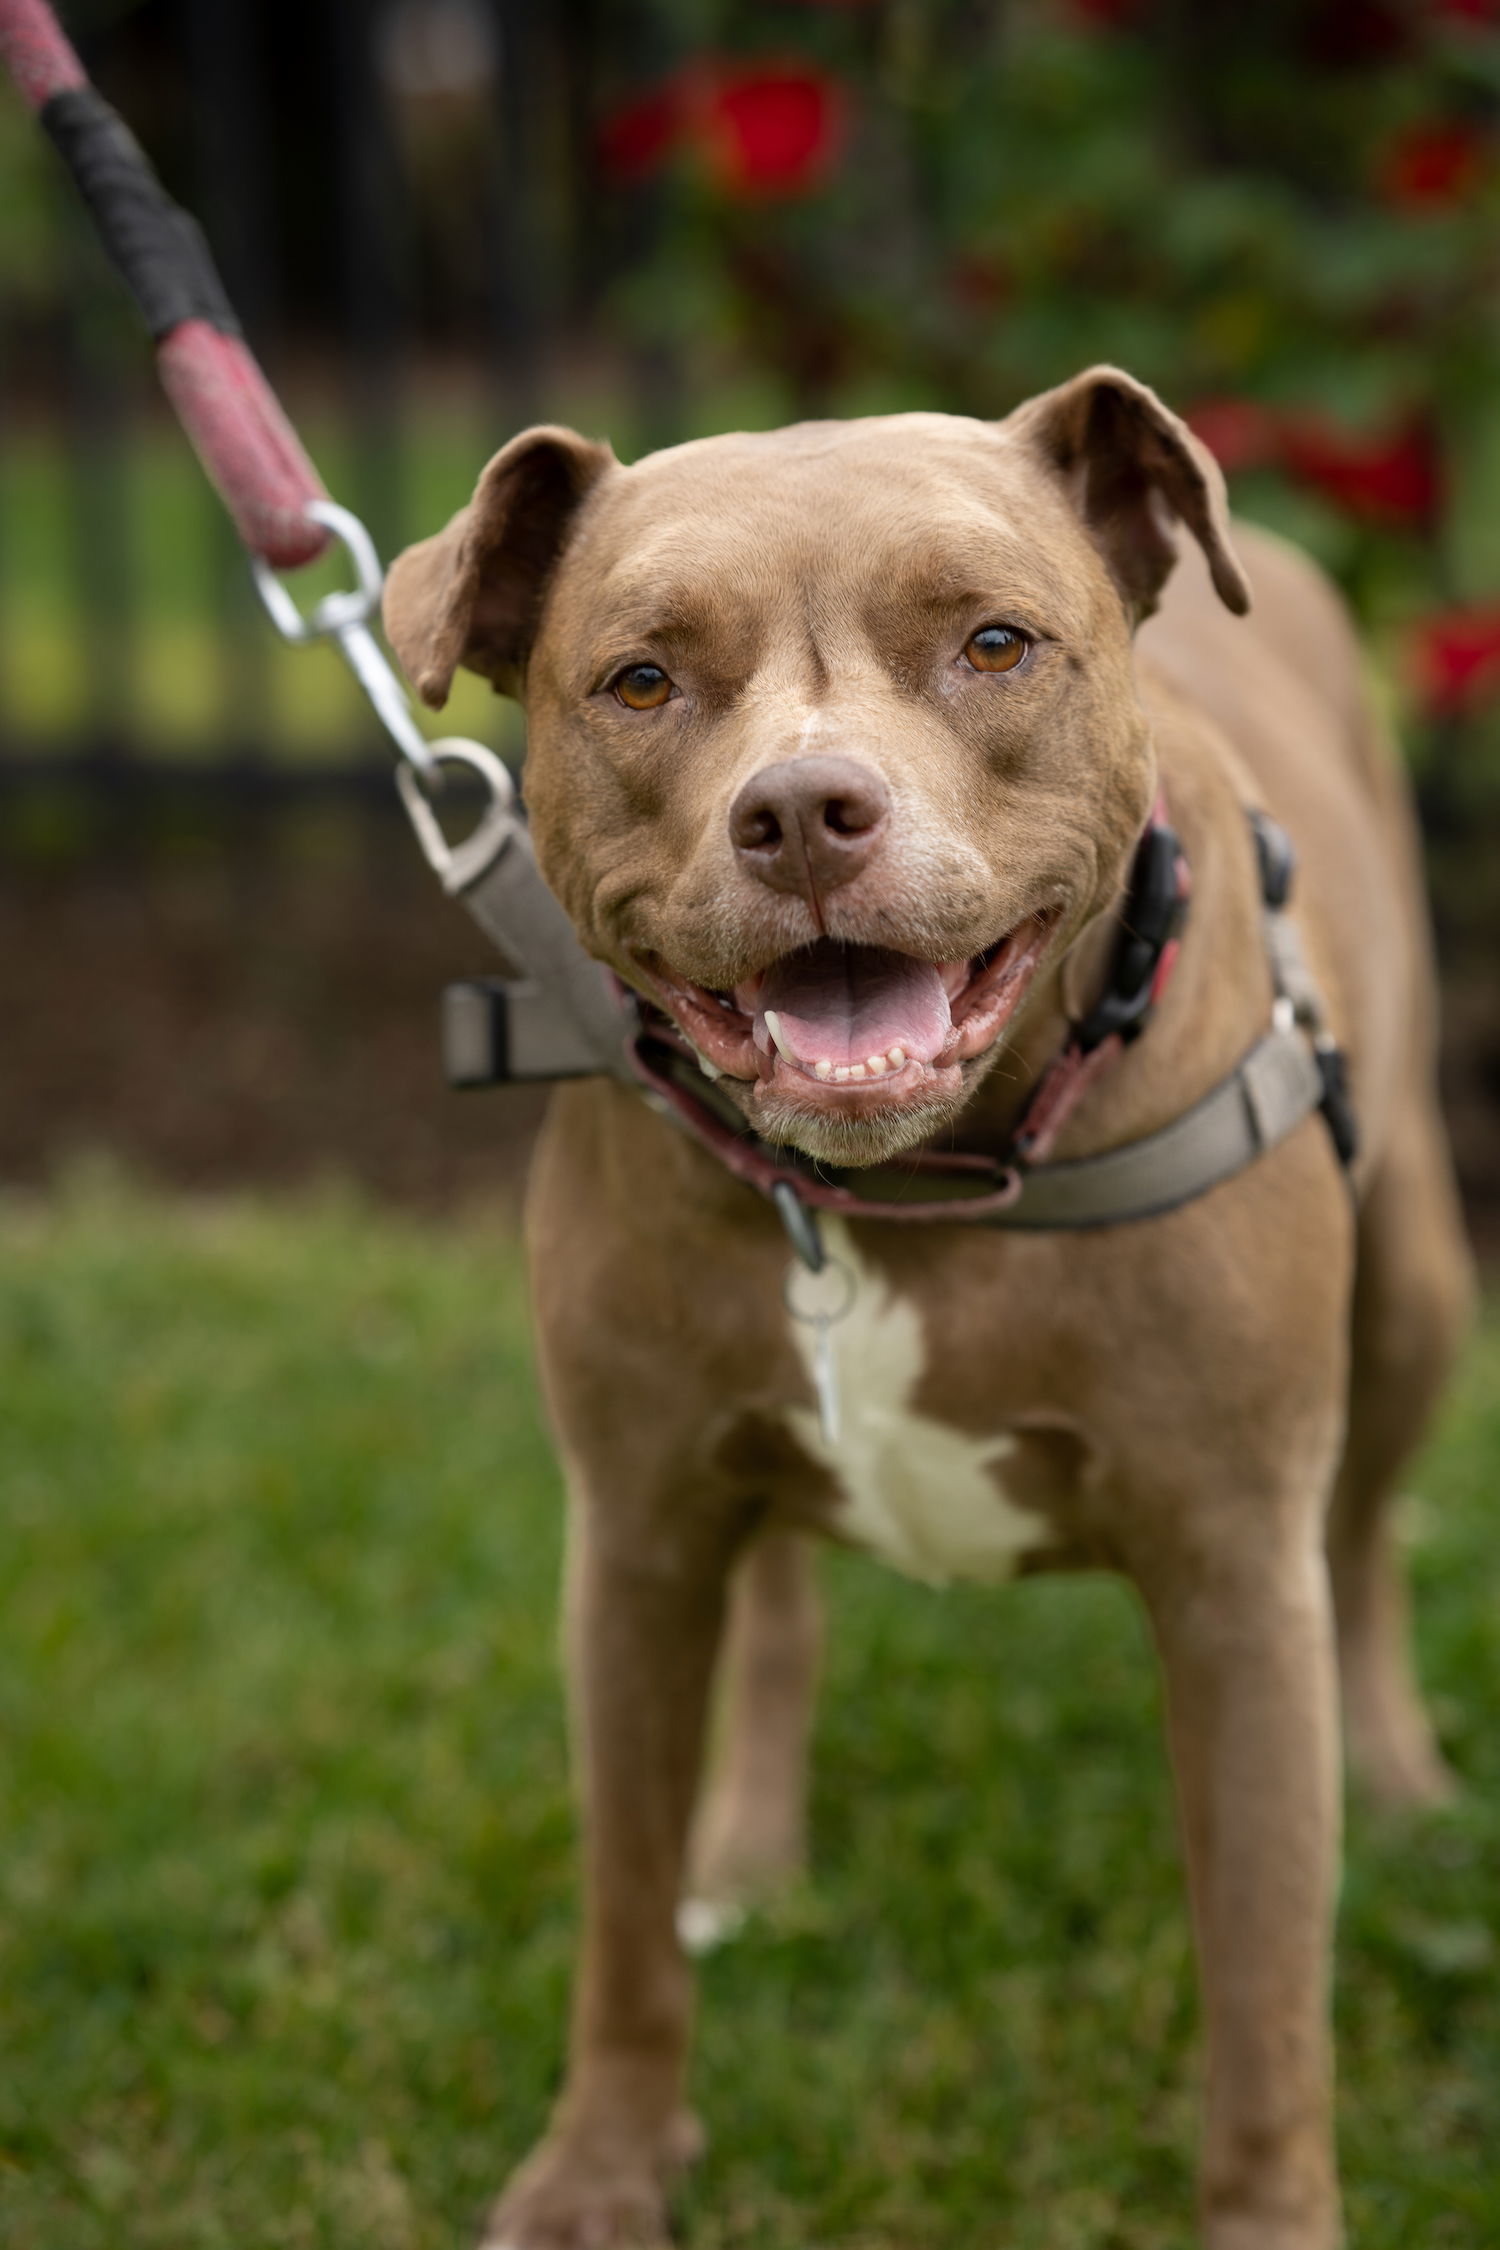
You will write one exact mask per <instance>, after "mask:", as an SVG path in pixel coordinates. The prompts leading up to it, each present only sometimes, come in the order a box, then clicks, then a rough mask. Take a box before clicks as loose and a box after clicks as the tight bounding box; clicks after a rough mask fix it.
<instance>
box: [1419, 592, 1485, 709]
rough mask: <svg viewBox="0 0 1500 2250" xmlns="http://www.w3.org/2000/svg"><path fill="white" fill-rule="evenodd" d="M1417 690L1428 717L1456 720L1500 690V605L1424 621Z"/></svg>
mask: <svg viewBox="0 0 1500 2250" xmlns="http://www.w3.org/2000/svg"><path fill="white" fill-rule="evenodd" d="M1414 655H1415V659H1416V664H1415V669H1416V676H1417V686H1418V689H1419V691H1420V693H1421V696H1422V699H1423V701H1424V703H1425V704H1426V705H1427V708H1428V710H1429V711H1431V712H1432V713H1433V714H1435V715H1437V716H1444V717H1447V716H1451V715H1452V714H1453V713H1454V712H1456V711H1459V710H1462V709H1463V708H1464V707H1465V706H1466V705H1469V704H1474V703H1481V702H1487V701H1488V700H1489V699H1490V698H1491V697H1492V696H1493V695H1494V694H1495V692H1496V690H1497V689H1500V604H1496V603H1494V602H1488V603H1476V604H1474V605H1472V606H1471V607H1469V608H1466V609H1445V610H1439V611H1438V612H1437V613H1436V614H1435V615H1434V616H1432V617H1427V618H1424V619H1423V620H1422V622H1421V624H1420V625H1419V626H1418V628H1417V637H1416V642H1415V645H1414Z"/></svg>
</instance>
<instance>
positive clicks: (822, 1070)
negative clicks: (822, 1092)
mask: <svg viewBox="0 0 1500 2250" xmlns="http://www.w3.org/2000/svg"><path fill="white" fill-rule="evenodd" d="M813 1076H814V1077H815V1078H831V1077H832V1076H833V1065H832V1063H831V1062H829V1060H828V1059H827V1057H826V1056H820V1057H819V1059H818V1060H817V1061H816V1062H815V1063H814V1064H813Z"/></svg>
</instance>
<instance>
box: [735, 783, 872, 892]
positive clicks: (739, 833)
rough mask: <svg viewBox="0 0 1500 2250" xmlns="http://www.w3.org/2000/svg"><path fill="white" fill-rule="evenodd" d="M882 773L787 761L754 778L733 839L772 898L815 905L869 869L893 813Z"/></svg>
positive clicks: (743, 795)
mask: <svg viewBox="0 0 1500 2250" xmlns="http://www.w3.org/2000/svg"><path fill="white" fill-rule="evenodd" d="M890 804H891V794H890V791H889V790H888V789H887V788H886V785H885V783H884V782H883V781H882V780H881V778H880V776H879V774H878V773H875V772H874V771H872V769H871V768H870V767H869V766H862V765H860V764H859V762H858V760H857V759H854V758H783V759H781V761H780V762H779V763H778V764H776V765H774V766H762V767H761V770H760V772H759V773H757V774H752V775H751V777H750V779H749V780H748V781H747V782H746V783H745V786H744V788H743V789H742V790H741V791H740V793H739V795H738V796H737V797H736V798H735V800H734V803H733V804H732V805H731V806H730V808H729V838H730V842H731V843H732V844H733V845H734V848H735V850H736V852H737V853H738V854H739V856H740V858H741V860H742V861H743V862H744V864H745V866H746V867H747V868H748V869H750V870H751V872H752V873H754V874H756V875H758V876H759V877H760V880H761V881H762V882H763V883H768V884H769V885H770V887H771V889H772V890H773V891H795V892H800V893H801V895H802V896H803V897H804V898H806V899H808V900H809V901H811V902H814V903H815V902H816V900H817V899H818V898H819V897H820V896H821V895H822V894H823V893H824V892H825V891H833V890H837V889H838V887H839V885H840V884H841V883H852V882H853V880H854V878H855V876H856V875H858V874H859V873H860V871H861V869H862V868H864V867H866V866H868V864H869V862H870V860H871V858H872V857H873V855H874V853H875V850H876V848H877V846H878V844H879V841H880V832H881V829H882V828H883V827H884V825H885V817H886V814H887V813H888V812H889V810H890Z"/></svg>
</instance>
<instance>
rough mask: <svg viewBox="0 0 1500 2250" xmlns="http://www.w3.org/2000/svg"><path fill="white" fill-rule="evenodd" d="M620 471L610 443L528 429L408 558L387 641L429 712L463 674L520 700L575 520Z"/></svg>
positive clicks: (397, 567)
mask: <svg viewBox="0 0 1500 2250" xmlns="http://www.w3.org/2000/svg"><path fill="white" fill-rule="evenodd" d="M616 466H617V463H616V461H615V457H614V454H613V452H612V451H611V450H610V448H609V447H608V446H607V445H598V444H595V443H594V442H593V440H591V439H589V438H582V437H580V436H579V435H578V433H577V431H576V430H564V429H556V428H551V427H543V428H540V429H535V430H523V431H522V432H521V434H520V436H519V437H514V438H512V439H511V441H510V443H509V445H506V446H502V447H501V449H500V451H499V452H498V453H497V454H496V455H495V457H494V459H493V460H492V461H491V462H490V463H489V464H488V466H487V467H486V468H485V470H484V472H483V474H482V475H481V476H480V479H479V482H478V484H477V485H476V486H475V487H474V497H473V499H472V500H471V501H470V502H469V504H468V506H467V507H466V508H460V509H459V511H458V514H457V515H456V516H455V517H454V518H453V520H452V522H451V523H450V524H449V525H448V528H447V530H446V531H439V532H437V533H435V534H434V536H433V537H432V538H431V539H423V540H420V541H419V542H418V543H417V545H416V546H415V547H408V548H407V549H406V551H405V553H404V554H400V555H398V556H397V557H396V560H395V561H394V562H393V563H392V565H391V567H390V572H389V574H388V576H387V578H386V582H385V600H384V604H383V606H382V616H383V618H384V622H385V630H386V638H387V639H388V640H389V642H390V644H391V646H392V648H393V649H394V650H395V651H396V654H397V655H398V656H399V657H400V659H401V663H402V666H403V669H404V670H405V672H406V675H407V677H408V678H409V679H410V680H411V681H412V682H413V684H414V685H415V687H416V691H417V693H418V695H420V697H421V698H422V701H423V702H424V703H430V704H431V705H432V707H433V709H434V710H441V708H442V706H443V705H444V704H445V703H446V702H447V700H448V690H449V689H450V688H451V687H452V685H453V675H454V673H455V672H456V671H457V670H458V667H459V666H460V664H463V665H466V666H467V668H468V669H469V670H470V671H471V672H478V673H480V674H482V675H483V677H484V678H485V679H487V680H490V681H493V683H494V685H495V686H496V687H497V688H499V689H500V690H501V691H502V693H504V694H506V695H512V694H514V693H515V691H516V688H517V686H518V685H519V681H520V676H521V673H522V672H523V670H524V668H525V664H526V658H527V656H528V655H529V654H530V650H531V643H532V641H533V639H534V638H535V634H536V628H537V624H538V622H539V620H540V618H541V612H542V603H543V601H544V599H545V597H546V592H547V584H548V581H549V579H550V578H551V576H552V572H553V570H554V568H555V566H556V564H557V560H558V557H559V556H560V555H561V553H562V551H563V548H564V546H565V545H566V544H567V540H568V536H569V532H570V529H571V526H572V521H573V518H574V516H575V515H576V514H577V512H578V509H579V506H580V504H581V503H582V501H583V500H584V499H585V497H586V496H587V494H588V493H590V492H591V491H592V490H593V488H594V486H595V485H596V484H597V483H598V481H599V479H600V477H602V476H604V475H605V474H606V473H607V472H608V471H609V470H610V469H613V468H615V467H616Z"/></svg>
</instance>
